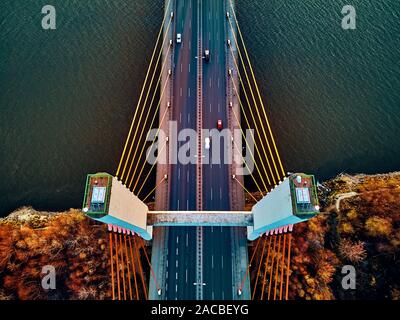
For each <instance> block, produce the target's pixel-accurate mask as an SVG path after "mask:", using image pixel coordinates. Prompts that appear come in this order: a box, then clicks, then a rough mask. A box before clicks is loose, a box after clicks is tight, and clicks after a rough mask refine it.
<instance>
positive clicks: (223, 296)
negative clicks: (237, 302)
mask: <svg viewBox="0 0 400 320" xmlns="http://www.w3.org/2000/svg"><path fill="white" fill-rule="evenodd" d="M222 300H225V292H223V291H222Z"/></svg>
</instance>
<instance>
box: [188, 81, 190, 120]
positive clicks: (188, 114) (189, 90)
mask: <svg viewBox="0 0 400 320" xmlns="http://www.w3.org/2000/svg"><path fill="white" fill-rule="evenodd" d="M189 97H190V88H189ZM187 122H188V123H190V113H188V116H187Z"/></svg>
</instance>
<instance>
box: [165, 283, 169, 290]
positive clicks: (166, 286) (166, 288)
mask: <svg viewBox="0 0 400 320" xmlns="http://www.w3.org/2000/svg"><path fill="white" fill-rule="evenodd" d="M165 291H168V283H166V284H165Z"/></svg>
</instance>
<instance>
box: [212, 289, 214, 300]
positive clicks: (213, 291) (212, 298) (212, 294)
mask: <svg viewBox="0 0 400 320" xmlns="http://www.w3.org/2000/svg"><path fill="white" fill-rule="evenodd" d="M211 297H212V299H213V300H214V291H213V292H211Z"/></svg>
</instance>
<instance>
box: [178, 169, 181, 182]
mask: <svg viewBox="0 0 400 320" xmlns="http://www.w3.org/2000/svg"><path fill="white" fill-rule="evenodd" d="M180 179H181V168H178V180H180Z"/></svg>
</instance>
